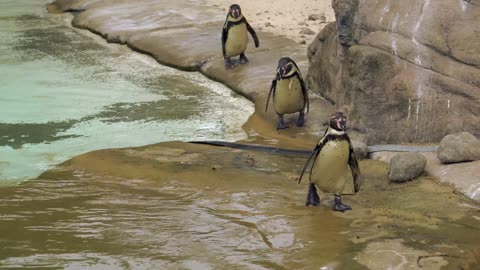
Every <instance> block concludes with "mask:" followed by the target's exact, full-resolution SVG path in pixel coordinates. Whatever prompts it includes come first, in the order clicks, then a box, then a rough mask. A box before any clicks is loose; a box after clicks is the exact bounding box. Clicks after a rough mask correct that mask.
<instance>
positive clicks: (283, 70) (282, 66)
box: [277, 57, 294, 78]
mask: <svg viewBox="0 0 480 270" xmlns="http://www.w3.org/2000/svg"><path fill="white" fill-rule="evenodd" d="M293 65H294V63H293V60H292V59H291V58H290V57H282V58H280V60H279V61H278V67H277V77H280V78H284V77H286V76H287V74H288V73H289V72H290V71H292V68H293Z"/></svg>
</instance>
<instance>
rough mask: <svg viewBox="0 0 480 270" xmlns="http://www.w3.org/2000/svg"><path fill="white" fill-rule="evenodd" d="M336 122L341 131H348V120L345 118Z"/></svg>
mask: <svg viewBox="0 0 480 270" xmlns="http://www.w3.org/2000/svg"><path fill="white" fill-rule="evenodd" d="M336 122H337V128H338V129H339V130H343V131H347V120H346V119H345V118H337V119H336Z"/></svg>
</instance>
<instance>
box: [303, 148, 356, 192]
mask: <svg viewBox="0 0 480 270" xmlns="http://www.w3.org/2000/svg"><path fill="white" fill-rule="evenodd" d="M349 156H350V146H349V144H348V142H347V141H344V140H341V141H329V142H327V143H326V144H325V145H324V146H323V148H322V149H321V151H320V153H319V154H318V156H317V158H316V159H315V161H314V163H313V167H312V173H311V177H310V182H312V183H314V184H315V185H316V186H317V187H318V188H319V189H320V190H322V191H324V192H330V193H334V194H341V192H342V191H343V188H344V186H345V181H346V176H347V172H348V159H349Z"/></svg>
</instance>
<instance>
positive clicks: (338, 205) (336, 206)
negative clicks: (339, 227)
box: [332, 195, 352, 212]
mask: <svg viewBox="0 0 480 270" xmlns="http://www.w3.org/2000/svg"><path fill="white" fill-rule="evenodd" d="M332 210H333V211H340V212H345V211H347V210H352V208H351V207H350V206H348V205H345V204H343V203H342V197H341V196H339V195H335V200H334V202H333V207H332Z"/></svg>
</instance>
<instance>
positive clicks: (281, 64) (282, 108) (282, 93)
mask: <svg viewBox="0 0 480 270" xmlns="http://www.w3.org/2000/svg"><path fill="white" fill-rule="evenodd" d="M272 95H273V108H274V109H275V112H276V113H277V115H278V124H277V129H285V128H287V127H288V126H287V125H285V122H284V121H283V115H284V114H290V113H296V112H299V113H300V114H299V116H298V120H297V126H299V127H302V126H303V125H304V124H305V107H306V108H307V112H308V111H309V110H310V103H309V100H308V92H307V88H306V87H305V82H304V81H303V78H302V74H301V73H300V69H299V68H298V66H297V64H296V63H295V61H293V60H292V59H291V58H289V57H282V58H280V60H279V61H278V67H277V72H276V78H275V79H274V80H273V81H272V85H271V87H270V91H269V93H268V97H267V104H266V106H265V112H266V111H267V110H268V103H269V102H270V96H272Z"/></svg>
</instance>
